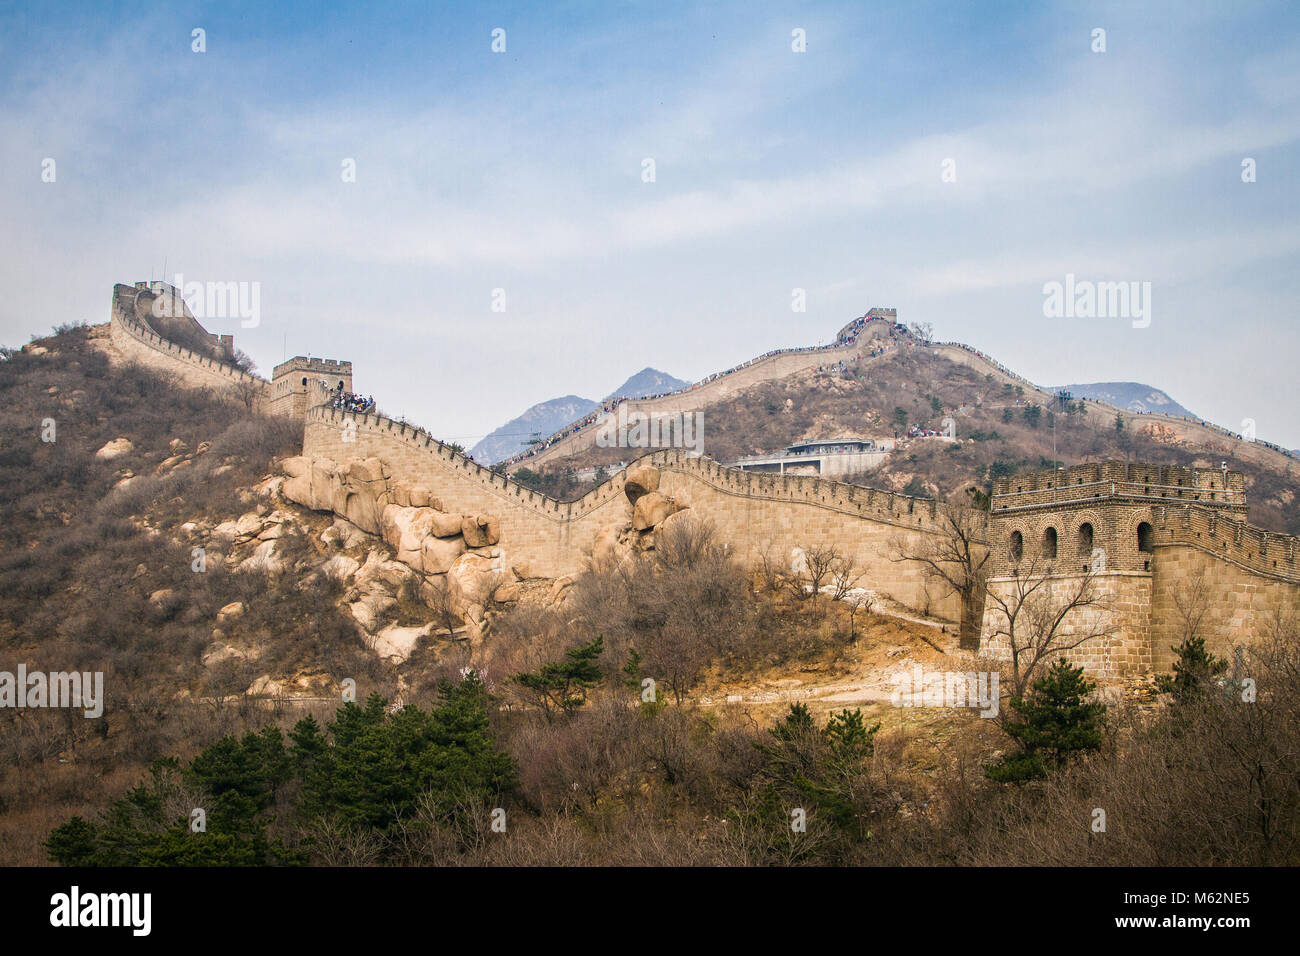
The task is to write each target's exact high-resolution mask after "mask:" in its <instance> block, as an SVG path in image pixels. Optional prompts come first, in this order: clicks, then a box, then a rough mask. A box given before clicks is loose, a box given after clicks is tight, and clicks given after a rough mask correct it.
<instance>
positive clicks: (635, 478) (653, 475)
mask: <svg viewBox="0 0 1300 956" xmlns="http://www.w3.org/2000/svg"><path fill="white" fill-rule="evenodd" d="M658 490H659V469H658V468H655V467H654V466H653V465H633V466H632V467H630V468H629V469H628V470H627V477H626V478H625V479H624V481H623V493H624V494H625V495H627V499H628V501H630V502H632V503H633V504H636V502H637V499H638V498H641V497H642V496H643V495H648V494H650V493H651V492H652V491H658Z"/></svg>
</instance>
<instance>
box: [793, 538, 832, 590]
mask: <svg viewBox="0 0 1300 956" xmlns="http://www.w3.org/2000/svg"><path fill="white" fill-rule="evenodd" d="M802 550H803V561H802V562H797V563H796V565H795V567H794V568H792V573H791V580H790V587H791V590H793V591H794V594H795V596H796V597H798V598H799V599H800V600H804V599H806V598H808V597H811V598H812V599H813V602H814V603H816V601H817V595H818V594H820V593H821V589H822V585H824V584H826V583H827V581H828V580H831V579H833V578H834V575H835V569H836V567H838V566H839V564H840V562H841V561H842V560H843V558H842V557H841V555H840V552H839V550H838V549H837V548H836V547H835V546H834V545H833V544H832V545H817V546H815V547H812V548H803V549H802ZM799 564H802V569H799Z"/></svg>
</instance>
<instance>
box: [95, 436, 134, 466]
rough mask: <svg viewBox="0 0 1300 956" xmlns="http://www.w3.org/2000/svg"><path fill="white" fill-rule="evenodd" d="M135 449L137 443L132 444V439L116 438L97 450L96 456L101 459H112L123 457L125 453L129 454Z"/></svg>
mask: <svg viewBox="0 0 1300 956" xmlns="http://www.w3.org/2000/svg"><path fill="white" fill-rule="evenodd" d="M134 450H135V445H133V444H131V439H129V438H114V439H113V440H112V441H111V442H108V443H107V444H106V445H104V447H103V448H101V449H100V450H99V451H97V452H95V457H96V458H98V459H100V460H101V461H112V460H113V459H114V458H121V457H122V456H123V455H129V454H130V453H131V452H132V451H134Z"/></svg>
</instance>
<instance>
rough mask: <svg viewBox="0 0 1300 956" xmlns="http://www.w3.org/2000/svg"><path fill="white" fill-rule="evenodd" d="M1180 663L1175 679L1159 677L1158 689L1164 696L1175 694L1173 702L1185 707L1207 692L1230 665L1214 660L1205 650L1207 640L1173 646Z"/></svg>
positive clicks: (1215, 658)
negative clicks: (1215, 679)
mask: <svg viewBox="0 0 1300 956" xmlns="http://www.w3.org/2000/svg"><path fill="white" fill-rule="evenodd" d="M1170 650H1172V651H1173V652H1174V653H1175V654H1177V655H1178V660H1176V661H1174V676H1172V677H1170V676H1169V675H1168V674H1161V675H1159V676H1158V677H1156V689H1157V690H1159V691H1160V693H1162V694H1172V695H1173V699H1174V703H1176V704H1186V703H1189V702H1191V701H1193V700H1195V699H1196V698H1197V697H1199V696H1200V695H1201V694H1202V693H1204V692H1205V690H1207V689H1208V688H1209V687H1210V686H1211V683H1212V682H1213V680H1214V678H1216V677H1218V676H1219V675H1220V674H1222V673H1223V672H1224V671H1226V670H1227V669H1228V662H1227V661H1226V660H1223V659H1222V658H1219V657H1215V656H1214V655H1213V654H1211V653H1209V652H1208V651H1207V650H1206V649H1205V638H1203V637H1189V638H1187V639H1186V640H1185V641H1183V643H1182V644H1179V645H1178V646H1177V647H1170Z"/></svg>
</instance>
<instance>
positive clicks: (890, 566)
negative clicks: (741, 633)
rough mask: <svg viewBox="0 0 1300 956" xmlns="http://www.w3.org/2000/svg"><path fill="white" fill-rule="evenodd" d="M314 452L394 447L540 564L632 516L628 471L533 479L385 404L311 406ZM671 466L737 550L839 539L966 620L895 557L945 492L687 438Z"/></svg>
mask: <svg viewBox="0 0 1300 956" xmlns="http://www.w3.org/2000/svg"><path fill="white" fill-rule="evenodd" d="M303 454H304V455H310V456H318V457H324V458H330V459H333V460H334V461H337V462H342V461H345V460H348V459H352V458H369V457H375V458H380V459H382V460H383V461H384V462H385V463H386V464H387V465H388V467H389V468H390V469H391V470H392V474H393V475H394V477H396V478H400V479H402V480H405V481H409V482H411V483H412V484H418V485H420V486H422V487H427V488H428V489H429V490H430V492H431V493H432V494H433V495H436V496H437V497H438V498H439V499H440V500H441V501H442V502H443V503H444V506H445V507H446V508H447V509H448V510H452V511H457V512H461V513H465V514H476V513H481V514H492V515H498V516H499V517H500V522H501V547H502V548H503V549H505V550H506V552H507V553H508V554H509V556H510V558H511V561H512V562H519V561H522V562H523V563H524V564H526V565H530V566H531V567H532V568H533V570H534V573H535V574H538V575H545V576H559V575H565V574H572V573H574V572H577V571H579V570H581V569H582V568H583V567H584V566H585V565H586V562H587V558H588V556H589V555H590V553H591V549H592V546H593V544H594V542H595V540H596V537H597V535H598V534H599V533H600V532H601V531H602V530H603V529H606V528H608V527H610V526H623V525H626V524H628V523H629V522H630V521H631V519H632V506H631V504H630V502H629V501H628V499H627V496H626V495H625V494H624V482H625V481H626V473H625V472H620V473H619V474H617V475H615V476H614V477H613V478H612V479H610V480H609V481H607V482H605V483H604V484H602V485H600V486H599V487H597V488H595V489H593V490H592V491H590V492H589V493H588V494H587V495H585V496H584V497H582V498H581V499H579V500H577V501H573V502H560V501H556V500H555V499H552V498H548V497H547V496H545V495H542V494H539V493H537V492H533V491H529V490H527V489H525V488H523V487H521V486H520V485H517V484H515V483H514V482H513V481H510V480H509V479H507V478H505V477H504V476H502V475H498V474H495V473H493V472H491V471H490V470H488V469H486V468H483V467H482V466H480V465H478V464H477V463H475V462H473V461H471V460H470V459H468V458H466V457H465V456H464V455H461V454H459V453H457V452H455V451H453V450H452V449H450V448H448V447H447V446H445V445H443V444H442V443H440V442H438V441H437V440H435V439H433V438H432V437H430V436H429V435H428V434H426V433H424V432H423V431H421V430H418V429H415V428H412V427H411V426H408V425H403V424H400V423H397V422H393V421H391V420H389V419H386V418H382V417H380V416H376V415H353V414H351V413H348V412H342V411H339V410H336V409H330V408H314V409H312V410H311V411H310V412H309V413H308V417H307V426H306V433H305V436H304V440H303ZM638 464H639V465H653V466H655V467H657V468H659V469H660V471H661V472H662V478H661V483H660V487H659V491H660V493H662V494H664V495H666V496H668V497H670V498H672V499H674V500H675V502H676V503H677V504H678V505H682V506H685V507H688V508H691V509H693V510H694V511H695V512H696V514H697V515H698V516H699V517H700V518H702V519H705V520H708V521H710V522H712V523H713V524H714V525H715V526H716V527H717V528H718V532H719V535H720V538H721V540H722V541H724V542H726V543H728V544H729V545H730V546H731V547H732V548H733V549H734V551H735V553H736V554H737V556H738V557H739V558H740V559H741V560H742V561H745V562H752V561H753V560H755V559H756V558H757V556H758V555H759V554H760V553H761V552H763V551H764V550H767V551H770V553H771V554H773V555H774V556H779V557H780V558H781V559H782V560H783V561H789V559H790V555H791V552H792V550H793V549H794V548H796V547H802V548H807V547H810V546H816V545H822V544H825V545H830V544H834V545H835V546H836V547H838V548H839V549H840V551H841V552H847V553H849V554H852V555H853V556H854V557H855V559H856V561H857V566H858V568H859V569H860V570H861V571H862V572H863V578H862V580H861V582H860V584H861V586H863V587H868V588H871V589H873V590H876V591H878V592H880V593H882V594H885V595H887V596H889V597H892V598H893V599H895V600H897V601H900V602H902V603H904V604H906V605H909V606H911V607H915V608H918V609H923V610H924V609H927V608H928V609H929V610H930V612H931V613H933V614H935V615H936V616H940V617H943V618H946V619H948V620H955V619H956V618H957V615H958V601H957V598H956V596H955V595H948V594H945V593H944V589H943V588H942V587H940V586H937V585H934V584H931V583H930V582H928V581H927V580H926V578H925V576H924V574H923V573H922V571H921V568H920V567H919V566H918V565H916V564H915V563H912V562H902V561H892V560H890V557H891V555H892V553H893V549H892V547H891V544H892V542H893V540H894V539H895V538H901V539H902V540H904V541H906V542H908V547H917V546H919V543H920V542H921V541H922V540H923V539H925V538H926V537H927V536H931V535H934V534H936V533H939V526H938V522H937V518H936V513H935V506H934V503H933V502H930V501H925V500H921V499H915V498H909V497H907V496H905V495H898V494H892V493H890V492H884V491H876V490H872V489H867V488H860V487H856V486H852V485H844V484H840V483H838V482H833V481H826V480H824V479H820V478H806V477H791V476H786V477H780V476H770V475H757V474H752V473H746V472H741V471H736V470H734V469H730V468H725V467H723V466H721V465H718V464H717V463H716V462H713V461H710V460H708V459H704V458H693V457H689V456H688V455H686V454H685V453H683V452H681V451H677V450H673V451H661V452H657V453H655V454H653V455H650V456H647V457H645V458H642V459H640V460H639V461H638Z"/></svg>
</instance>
